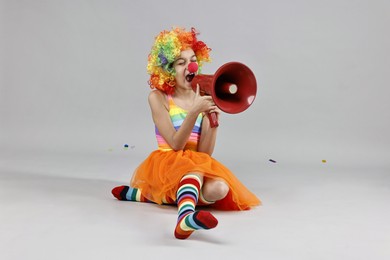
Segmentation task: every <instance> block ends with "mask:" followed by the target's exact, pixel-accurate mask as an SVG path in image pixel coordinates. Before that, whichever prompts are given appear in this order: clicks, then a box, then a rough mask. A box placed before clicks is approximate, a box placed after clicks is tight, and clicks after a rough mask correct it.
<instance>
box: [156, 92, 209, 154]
mask: <svg viewBox="0 0 390 260" xmlns="http://www.w3.org/2000/svg"><path fill="white" fill-rule="evenodd" d="M168 102H169V116H170V117H171V121H172V124H173V126H174V128H175V130H176V131H177V130H179V128H180V126H181V124H182V123H183V121H184V118H185V117H186V116H187V111H186V110H184V109H182V108H180V107H179V106H177V105H176V104H175V102H174V101H173V98H172V96H171V95H168ZM202 120H203V116H202V113H200V114H199V115H198V118H197V119H196V122H195V125H194V128H193V129H192V133H191V135H190V138H189V139H188V141H187V144H186V145H185V147H184V150H187V149H189V150H193V151H197V150H198V142H199V139H200V133H201V130H202V129H201V126H202ZM155 132H156V138H157V144H158V149H159V150H162V151H170V150H172V148H171V147H170V146H169V145H168V143H167V142H166V141H165V139H164V138H163V137H162V136H161V134H160V133H159V131H158V129H157V127H156V126H155Z"/></svg>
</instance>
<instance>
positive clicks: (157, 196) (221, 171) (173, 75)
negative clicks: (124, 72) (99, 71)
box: [112, 28, 260, 239]
mask: <svg viewBox="0 0 390 260" xmlns="http://www.w3.org/2000/svg"><path fill="white" fill-rule="evenodd" d="M197 35H198V33H197V32H196V31H195V29H194V28H192V29H191V31H186V30H185V29H183V28H173V29H172V30H171V31H162V32H161V33H160V34H159V35H158V36H157V37H156V38H155V43H154V45H153V47H152V50H151V52H150V54H149V56H148V65H147V71H148V73H149V74H150V81H149V84H150V87H151V88H152V89H154V90H153V91H151V93H150V94H149V98H148V100H149V105H150V108H151V113H152V117H153V121H154V124H155V132H156V137H157V143H158V150H155V151H153V152H152V153H151V154H150V155H149V157H148V158H147V159H146V160H145V161H144V162H142V163H141V164H140V166H139V167H138V168H137V169H136V170H135V172H134V175H133V177H132V179H131V181H130V186H119V187H116V188H114V189H113V190H112V194H113V195H114V196H115V197H116V198H117V199H119V200H130V201H139V202H153V203H158V204H177V207H178V219H177V224H176V227H175V231H174V235H175V237H176V238H178V239H186V238H188V237H189V236H190V235H191V233H192V232H194V231H195V230H199V229H211V228H214V227H216V226H217V224H218V221H217V219H216V218H215V217H214V216H213V215H212V214H211V213H210V212H208V211H205V210H198V211H196V210H195V207H196V206H197V205H202V206H210V207H213V208H216V209H222V210H247V209H250V207H253V206H256V205H259V204H260V200H259V199H258V198H257V197H256V196H255V195H254V194H253V193H251V192H250V191H249V190H248V189H247V188H246V187H245V186H244V185H243V184H242V183H241V182H240V181H239V180H238V179H237V178H236V177H235V176H234V175H233V173H232V172H231V171H230V170H229V169H227V168H226V167H225V166H224V165H222V164H221V163H220V162H218V161H216V160H215V159H214V158H213V157H211V155H212V153H213V150H214V146H215V141H216V136H217V129H218V128H211V127H210V122H209V120H208V118H207V117H205V115H207V113H211V112H217V115H218V113H219V110H218V108H217V107H216V106H215V104H214V102H213V100H212V98H211V97H210V96H201V95H200V94H199V86H197V89H196V91H194V90H193V89H192V87H191V83H190V80H191V79H189V77H187V76H188V74H190V72H189V71H188V64H189V63H191V62H196V63H198V67H199V70H200V69H201V67H202V65H203V63H204V62H209V61H210V56H209V53H210V51H211V49H210V48H208V46H207V45H206V44H205V43H204V42H202V41H198V39H197Z"/></svg>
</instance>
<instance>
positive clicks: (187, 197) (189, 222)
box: [174, 174, 218, 239]
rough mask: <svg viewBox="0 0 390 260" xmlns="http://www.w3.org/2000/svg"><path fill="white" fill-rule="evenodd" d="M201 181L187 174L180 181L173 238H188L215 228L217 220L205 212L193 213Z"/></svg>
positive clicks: (193, 175)
mask: <svg viewBox="0 0 390 260" xmlns="http://www.w3.org/2000/svg"><path fill="white" fill-rule="evenodd" d="M200 188H201V180H200V179H199V177H198V176H197V175H195V174H187V175H186V176H184V177H183V178H182V179H181V180H180V184H179V188H178V190H177V206H178V215H179V216H178V219H177V224H176V228H175V232H174V234H175V237H176V238H178V239H186V238H188V237H189V236H190V235H191V234H192V232H194V231H195V230H199V229H211V228H214V227H216V226H217V224H218V220H217V219H216V218H215V217H214V216H213V215H212V214H211V213H210V212H207V211H203V210H200V211H195V206H196V204H197V202H198V197H199V192H200Z"/></svg>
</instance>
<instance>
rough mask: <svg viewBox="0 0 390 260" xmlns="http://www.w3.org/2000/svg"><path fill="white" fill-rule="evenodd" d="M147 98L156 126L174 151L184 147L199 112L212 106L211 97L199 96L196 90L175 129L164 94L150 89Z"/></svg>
mask: <svg viewBox="0 0 390 260" xmlns="http://www.w3.org/2000/svg"><path fill="white" fill-rule="evenodd" d="M148 100H149V105H150V108H151V111H152V117H153V121H154V123H155V125H156V127H157V128H158V130H159V132H160V134H161V136H162V137H163V138H164V139H165V141H166V142H167V143H168V145H169V146H170V147H171V148H172V149H173V150H175V151H178V150H182V149H184V147H185V145H186V143H187V141H188V138H189V137H190V135H191V132H192V129H193V127H194V125H195V122H196V119H197V117H198V115H199V113H201V112H203V111H206V110H207V111H208V110H210V109H212V108H214V106H213V105H212V104H213V103H212V99H211V98H207V97H201V96H200V95H199V92H197V95H196V96H195V99H194V104H193V106H192V108H191V109H190V110H189V111H188V113H187V116H186V118H185V119H184V121H183V124H182V125H181V127H180V128H179V130H177V131H176V130H175V128H174V127H173V124H172V121H171V118H170V116H169V112H168V111H169V109H168V104H167V101H166V97H165V95H164V94H163V93H162V92H160V91H158V90H156V91H152V92H151V93H150V94H149V98H148Z"/></svg>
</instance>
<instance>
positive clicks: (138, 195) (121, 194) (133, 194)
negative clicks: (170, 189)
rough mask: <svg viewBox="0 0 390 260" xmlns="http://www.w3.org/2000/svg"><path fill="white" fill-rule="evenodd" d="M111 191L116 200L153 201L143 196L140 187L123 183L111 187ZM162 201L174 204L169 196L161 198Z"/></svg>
mask: <svg viewBox="0 0 390 260" xmlns="http://www.w3.org/2000/svg"><path fill="white" fill-rule="evenodd" d="M111 193H112V195H114V197H115V198H117V199H118V200H127V201H138V202H150V203H154V202H153V201H150V200H148V199H147V198H145V196H144V195H142V192H141V190H140V189H136V188H132V187H129V186H124V185H123V186H118V187H115V188H114V189H112V191H111ZM163 203H164V204H175V202H174V201H173V200H172V199H171V198H168V197H166V198H164V199H163Z"/></svg>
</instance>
